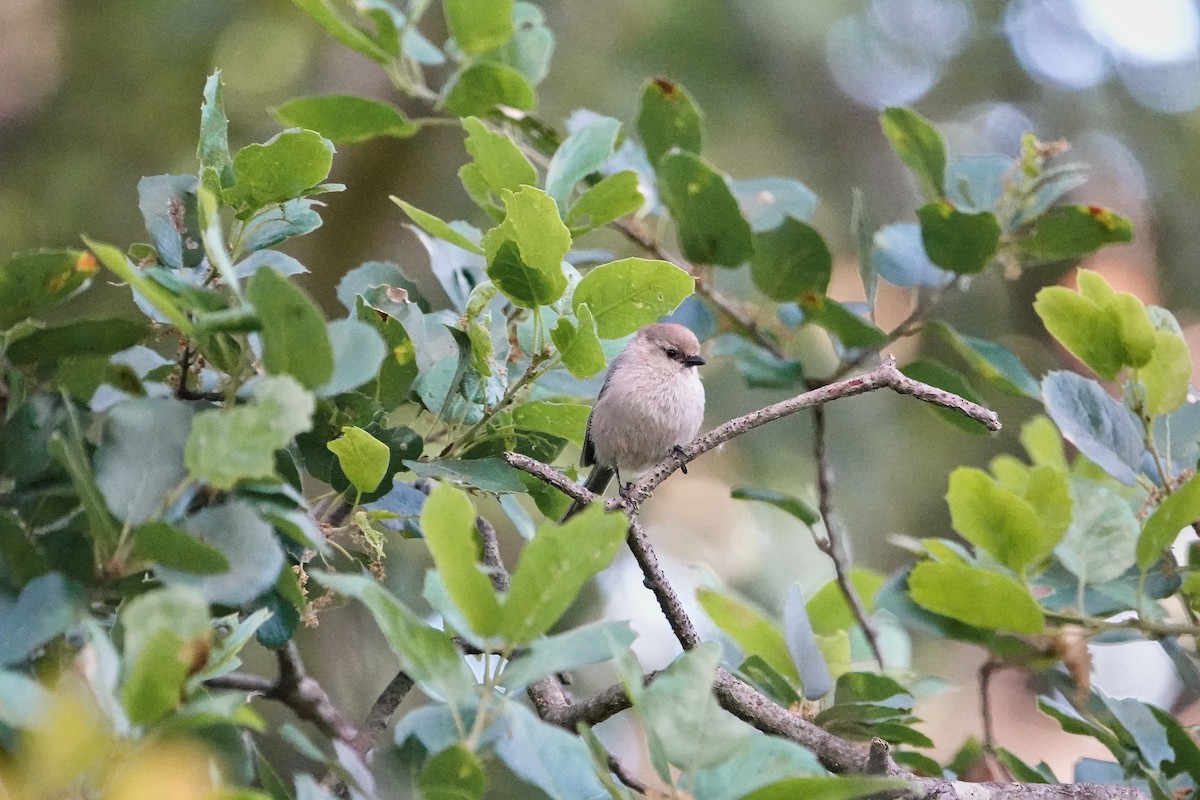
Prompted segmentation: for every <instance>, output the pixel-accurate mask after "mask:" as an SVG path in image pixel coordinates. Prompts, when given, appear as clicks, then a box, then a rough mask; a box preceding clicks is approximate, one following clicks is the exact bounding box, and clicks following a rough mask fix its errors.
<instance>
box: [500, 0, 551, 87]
mask: <svg viewBox="0 0 1200 800" xmlns="http://www.w3.org/2000/svg"><path fill="white" fill-rule="evenodd" d="M513 27H514V29H515V30H514V31H513V35H512V38H511V39H509V40H508V41H507V42H505V44H504V45H503V46H502V47H501V48H500V49H499V50H497V51H496V55H497V57H498V58H499V59H500V60H501V61H503V62H504V63H505V64H508V65H509V66H510V67H513V68H514V69H516V70H517V71H518V72H520V73H521V74H522V75H524V76H525V78H526V79H527V80H528V81H529V82H530V83H532V84H533V85H534V86H536V85H538V84H539V83H541V82H542V81H543V80H544V79H545V77H546V75H547V73H548V72H549V71H550V56H551V55H553V53H554V33H553V31H551V30H550V28H549V27H547V25H546V15H545V14H543V13H542V10H541V9H540V8H538V7H537V6H535V5H534V4H533V3H525V2H522V0H517V2H516V3H514V4H513Z"/></svg>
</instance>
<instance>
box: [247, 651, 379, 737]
mask: <svg viewBox="0 0 1200 800" xmlns="http://www.w3.org/2000/svg"><path fill="white" fill-rule="evenodd" d="M276 660H277V661H278V662H279V680H278V681H277V682H276V684H275V688H274V689H273V690H272V691H271V693H270V694H268V695H267V696H268V697H271V698H273V699H276V700H278V701H279V702H281V703H283V704H284V705H286V706H287V707H288V708H290V709H291V710H292V712H293V713H295V715H296V716H297V717H300V718H301V719H306V720H308V721H309V722H312V723H313V724H315V725H316V726H317V727H318V728H319V729H320V730H321V732H322V733H324V734H325V735H326V736H329V737H331V738H334V739H341V740H342V741H343V742H346V743H347V744H351V745H352V744H353V743H354V740H355V739H357V738H358V730H357V729H356V728H355V727H354V725H352V724H351V723H350V720H348V719H346V717H345V716H344V715H343V714H342V712H341V711H339V710H338V708H337V706H335V705H334V704H333V701H332V700H330V699H329V695H328V694H326V692H325V689H324V687H322V686H321V684H320V683H318V682H317V680H316V679H315V678H312V677H310V676H309V674H308V672H307V671H306V670H305V669H304V662H303V661H301V660H300V651H299V650H298V649H297V648H296V643H295V642H288V643H287V644H286V645H285V646H284V647H282V648H281V649H279V650H278V651H276Z"/></svg>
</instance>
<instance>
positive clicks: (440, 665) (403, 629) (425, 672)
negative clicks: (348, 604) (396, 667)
mask: <svg viewBox="0 0 1200 800" xmlns="http://www.w3.org/2000/svg"><path fill="white" fill-rule="evenodd" d="M312 574H313V577H314V578H316V579H317V581H319V582H320V583H321V585H322V586H327V587H329V588H330V589H333V590H334V591H335V592H338V593H340V594H344V595H347V596H348V597H353V598H356V599H357V600H360V601H361V602H362V603H363V605H365V606H366V607H367V610H369V611H370V612H371V615H372V616H373V617H374V618H375V624H377V625H378V626H379V630H380V631H381V632H382V633H383V636H384V638H385V639H387V642H388V645H389V646H391V648H392V651H393V652H394V653H395V654H396V655H397V656H399V657H400V663H401V665H402V667H403V668H404V671H405V672H407V673H408V674H409V676H410V677H411V678H412V679H413V680H415V681H417V682H418V683H420V684H422V685H423V686H426V687H429V688H430V689H431V690H432V691H433V692H434V693H435V694H437V695H440V696H441V697H442V698H443V699H445V700H446V701H447V702H448V703H451V704H452V705H461V704H463V703H464V701H468V700H469V698H471V697H472V695H473V694H474V692H475V677H474V676H473V675H472V674H471V670H470V669H469V668H468V667H467V664H466V662H465V661H463V657H462V654H460V653H459V652H458V648H456V647H455V646H454V642H453V641H452V640H451V638H450V636H449V634H447V633H446V632H445V631H440V630H437V629H436V628H431V627H430V626H429V625H427V624H425V623H424V622H423V621H422V620H421V618H420V617H418V616H417V615H416V614H414V613H413V612H412V611H411V610H409V608H408V607H407V606H405V605H404V604H403V603H401V602H400V600H399V599H398V598H397V597H396V596H395V595H393V594H392V593H391V592H389V591H388V590H387V589H384V588H383V587H382V586H380V585H379V584H378V583H376V582H375V581H374V580H373V579H372V578H370V577H368V576H366V575H338V574H335V573H332V572H320V571H315V570H314V571H313V573H312Z"/></svg>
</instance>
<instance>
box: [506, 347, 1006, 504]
mask: <svg viewBox="0 0 1200 800" xmlns="http://www.w3.org/2000/svg"><path fill="white" fill-rule="evenodd" d="M884 388H888V389H891V390H892V391H894V392H897V393H899V394H906V395H910V396H912V397H915V398H917V399H918V400H924V401H925V402H927V403H933V404H934V405H938V406H942V407H943V408H949V409H952V410H954V411H957V412H959V413H960V414H962V415H963V416H965V417H969V418H970V419H973V420H975V421H976V422H979V423H980V424H981V425H983V426H984V427H986V428H987V429H988V430H991V431H998V430H1000V420H999V418H998V417H997V416H996V412H994V411H992V410H991V409H988V408H984V407H983V406H981V405H979V404H977V403H972V402H970V401H969V400H964V399H963V398H961V397H959V396H958V395H956V394H954V393H952V392H947V391H946V390H944V389H938V388H937V387H935V386H930V385H929V384H927V383H921V382H920V381H915V380H913V379H912V378H909V377H908V376H907V375H905V374H904V373H902V372H901V371H900V370H899V369H897V367H896V359H895V357H894V356H891V355H888V356H884V359H883V363H882V364H880V365H879V366H878V367H876V368H875V369H874V370H872V371H870V372H868V373H865V374H863V375H859V376H858V377H855V378H848V379H846V380H842V381H838V382H836V383H831V384H828V385H826V386H821V387H819V388H816V389H812V390H811V391H807V392H804V393H802V394H798V395H796V396H795V397H791V398H788V399H787V400H782V401H780V402H778V403H775V404H773V405H769V406H767V407H766V408H761V409H759V410H758V411H752V412H751V413H749V414H746V415H745V416H741V417H737V418H736V419H731V420H729V421H728V422H726V423H725V424H723V425H718V426H717V427H716V428H713V429H712V430H711V431H709V432H708V433H706V434H705V435H703V436H701V437H699V438H697V439H695V440H693V441H692V442H690V443H688V444H686V445H684V446H683V447H682V448H681V452H680V453H673V454H672V455H670V456H668V457H667V458H665V459H664V460H662V461H660V462H659V463H658V464H656V465H655V466H653V467H651V468H650V469H649V470H647V471H646V472H645V473H643V474H642V476H641V477H640V478H638V479H637V480H636V481H635V482H634V483H633V485H632V486H631V487H630V489H629V490H628V491H627V492H626V493H625V497H624V499H623V500H612V501H609V504H610V506H611V507H613V508H615V507H617V506H619V505H623V504H626V503H628V504H629V505H630V506H631V507H634V508H636V507H637V506H639V505H641V504H642V503H643V502H645V501H646V499H647V498H648V497H649V496H650V495H651V493H653V491H654V490H655V489H656V488H658V485H659V484H661V483H662V482H663V481H665V480H666V479H667V478H668V477H669V476H670V475H671V473H673V472H675V470H677V469H679V468H680V466H683V465H686V464H687V463H688V462H690V461H693V460H694V459H695V458H697V457H698V456H700V455H702V454H703V453H707V452H708V451H709V450H712V449H713V448H715V447H717V446H718V445H722V444H724V443H725V442H728V441H729V440H730V439H733V438H736V437H738V436H741V435H742V434H743V433H745V432H746V431H750V430H753V429H755V428H758V427H761V426H763V425H766V424H767V423H768V422H774V421H775V420H777V419H779V418H781V417H786V416H788V415H789V414H795V413H796V412H797V411H800V410H802V409H805V408H812V407H813V406H819V405H823V404H825V403H828V402H831V401H833V400H839V399H841V398H844V397H854V396H855V395H860V394H865V393H867V392H873V391H875V390H877V389H884ZM509 463H512V462H509ZM513 466H517V467H518V469H520V466H518V465H516V464H514V465H513Z"/></svg>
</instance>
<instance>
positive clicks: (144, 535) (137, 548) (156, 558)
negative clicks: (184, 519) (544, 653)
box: [130, 520, 229, 575]
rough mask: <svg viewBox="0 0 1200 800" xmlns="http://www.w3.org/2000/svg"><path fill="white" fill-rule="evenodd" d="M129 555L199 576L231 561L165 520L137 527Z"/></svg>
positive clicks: (219, 569)
mask: <svg viewBox="0 0 1200 800" xmlns="http://www.w3.org/2000/svg"><path fill="white" fill-rule="evenodd" d="M130 555H131V556H132V557H133V558H135V559H139V560H143V561H153V562H154V563H156V564H162V565H163V566H164V567H170V568H171V569H177V570H180V571H183V572H194V573H196V574H197V575H213V574H216V573H218V572H225V571H226V570H228V569H229V561H228V560H227V559H226V558H225V555H224V554H223V553H222V552H221V551H220V550H217V549H215V548H212V547H209V546H208V545H206V544H205V543H204V542H202V541H200V540H199V539H197V538H196V537H195V536H192V535H191V534H190V533H187V532H186V531H182V530H180V529H179V528H176V527H175V526H174V525H171V524H169V523H167V522H163V521H162V520H156V521H154V522H148V523H146V524H145V525H142V526H140V527H138V528H135V529H134V531H133V550H132V551H131V553H130Z"/></svg>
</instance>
